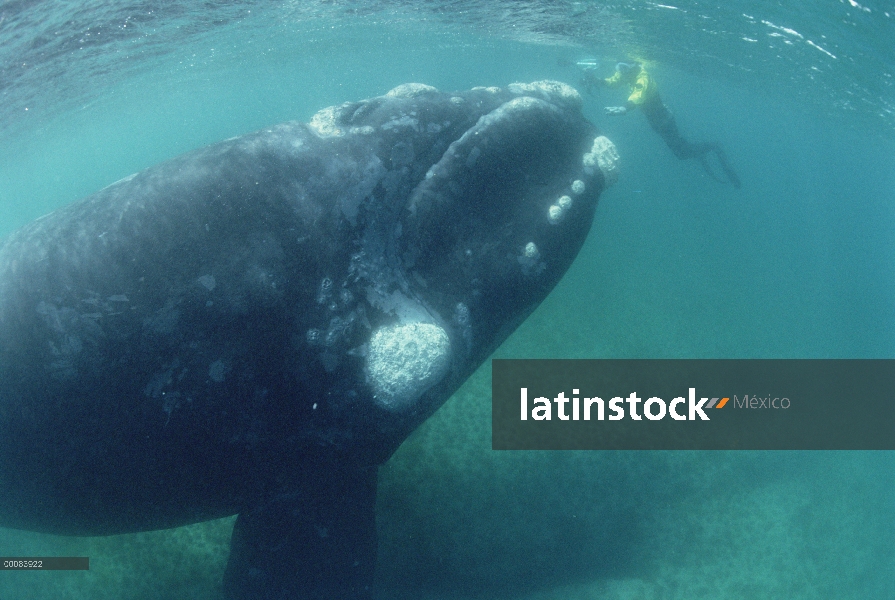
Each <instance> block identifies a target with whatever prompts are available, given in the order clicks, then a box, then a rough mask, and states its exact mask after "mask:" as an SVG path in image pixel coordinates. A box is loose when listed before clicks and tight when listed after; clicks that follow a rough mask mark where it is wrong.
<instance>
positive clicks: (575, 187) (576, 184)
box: [572, 179, 584, 196]
mask: <svg viewBox="0 0 895 600" xmlns="http://www.w3.org/2000/svg"><path fill="white" fill-rule="evenodd" d="M572 193H573V194H575V195H576V196H580V195H581V194H583V193H584V182H583V181H581V180H580V179H576V180H575V181H573V182H572Z"/></svg>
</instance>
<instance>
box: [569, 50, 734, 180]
mask: <svg viewBox="0 0 895 600" xmlns="http://www.w3.org/2000/svg"><path fill="white" fill-rule="evenodd" d="M622 67H623V68H622ZM582 84H583V85H584V86H585V88H587V89H588V90H590V89H592V88H593V87H594V86H595V85H606V86H609V87H616V86H618V85H621V84H628V85H630V86H631V95H630V96H629V97H628V102H627V105H626V108H625V109H624V110H613V109H607V112H609V111H610V110H612V112H611V113H610V114H624V113H625V112H627V110H628V109H631V108H635V107H637V106H639V107H640V109H641V110H642V111H643V114H644V115H646V120H647V122H649V124H650V127H652V128H653V131H655V132H656V133H658V134H659V135H660V136H661V137H662V139H663V140H665V143H666V144H668V147H669V148H670V149H671V151H672V152H673V153H674V155H675V156H676V157H678V158H679V159H681V160H684V159H688V158H698V159H699V161H700V162H701V163H702V166H703V168H704V169H705V170H706V172H707V173H708V174H709V175H710V176H711V177H712V178H713V179H715V180H717V181H721V182H722V183H723V182H724V180H723V179H721V178H720V177H718V176H717V175H716V174H715V173H714V171H713V170H712V168H711V167H710V166H709V162H708V159H707V155H708V154H709V153H710V152H714V153H715V156H717V157H718V163H719V164H720V165H721V169H722V170H723V171H724V175H725V176H726V177H727V180H728V181H730V183H732V184H733V186H734V187H736V188H739V187H740V185H741V184H740V178H739V177H738V176H737V174H736V173H735V172H734V170H733V168H731V166H730V164H729V163H728V162H727V155H726V154H724V150H723V149H722V148H721V146H720V145H719V144H717V143H714V142H699V143H693V142H689V141H687V140H686V139H685V138H684V136H682V135H681V132H680V130H678V128H677V122H676V121H675V120H674V115H672V114H671V111H670V110H668V108H667V107H666V106H665V104H664V103H663V102H662V99H661V98H660V97H659V93H658V92H657V91H656V86H655V84H654V83H653V81H652V78H651V77H650V76H649V74H648V73H647V72H646V70H645V69H644V68H643V67H642V66H640V65H638V64H636V63H634V64H626V63H619V64H618V66H617V67H616V72H615V74H614V75H613V76H612V77H609V78H607V79H600V78H598V77H597V76H596V74H595V73H593V72H592V71H587V72H585V77H584V79H583V80H582Z"/></svg>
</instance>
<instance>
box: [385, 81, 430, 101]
mask: <svg viewBox="0 0 895 600" xmlns="http://www.w3.org/2000/svg"><path fill="white" fill-rule="evenodd" d="M437 91H438V89H437V88H434V87H432V86H431V85H426V84H425V83H402V84H401V85H399V86H398V87H396V88H392V89H390V90H389V91H388V92H386V93H385V96H386V97H387V98H414V97H416V96H419V95H420V94H428V93H432V92H437Z"/></svg>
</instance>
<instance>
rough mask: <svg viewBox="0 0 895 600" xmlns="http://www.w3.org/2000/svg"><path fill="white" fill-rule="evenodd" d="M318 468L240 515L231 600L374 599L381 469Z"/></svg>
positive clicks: (227, 581) (227, 583)
mask: <svg viewBox="0 0 895 600" xmlns="http://www.w3.org/2000/svg"><path fill="white" fill-rule="evenodd" d="M317 466H318V467H321V468H319V469H317V468H315V469H314V470H313V472H312V473H305V474H304V476H303V477H302V479H303V481H300V482H293V485H291V486H290V487H291V488H292V490H291V491H278V492H277V493H274V494H271V495H270V497H268V498H267V499H266V500H265V501H263V502H262V503H259V504H257V505H256V506H253V507H252V508H251V509H249V510H247V511H246V512H242V513H240V514H239V517H237V519H236V524H235V525H234V527H233V536H232V538H231V541H230V559H229V561H228V563H227V570H226V572H225V574H224V589H225V592H226V597H227V598H228V599H245V598H252V599H255V598H257V599H259V600H261V599H264V600H280V599H283V600H285V599H287V598H309V599H310V598H314V599H317V598H319V599H324V598H344V599H346V600H366V599H369V598H371V585H372V581H373V569H374V567H375V565H376V519H375V513H374V508H375V504H376V472H377V468H376V467H370V466H358V467H346V466H344V465H337V464H332V463H330V462H329V461H327V462H326V463H324V464H323V465H317ZM323 467H325V468H323ZM296 483H297V484H298V485H295V484H296Z"/></svg>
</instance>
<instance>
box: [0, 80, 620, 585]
mask: <svg viewBox="0 0 895 600" xmlns="http://www.w3.org/2000/svg"><path fill="white" fill-rule="evenodd" d="M617 159H618V156H617V154H616V153H615V149H614V147H613V146H612V144H611V142H609V141H608V140H606V138H604V137H601V136H599V135H598V134H597V132H596V130H595V128H594V127H593V125H591V124H590V123H589V122H588V121H587V120H586V119H585V118H584V117H583V116H582V114H581V99H580V97H579V96H578V94H577V92H576V91H575V90H573V89H572V88H570V87H568V86H566V85H564V84H561V83H558V82H549V81H548V82H536V83H532V84H513V85H510V86H508V87H506V88H504V89H498V88H475V89H472V90H468V91H463V92H454V93H443V92H440V91H438V90H436V89H434V88H431V87H429V86H424V85H420V84H405V85H402V86H399V87H398V88H395V89H394V90H392V91H390V92H388V93H387V94H385V95H384V96H381V97H377V98H371V99H367V100H363V101H359V102H349V103H345V104H342V105H340V106H335V107H330V108H327V109H324V110H322V111H320V112H318V113H317V114H316V115H315V116H314V117H313V118H312V119H311V120H310V122H309V123H307V124H304V123H298V122H288V123H283V124H280V125H276V126H274V127H270V128H268V129H265V130H262V131H258V132H256V133H252V134H248V135H244V136H241V137H237V138H233V139H230V140H226V141H223V142H220V143H217V144H214V145H211V146H208V147H206V148H202V149H199V150H196V151H193V152H190V153H188V154H185V155H183V156H180V157H178V158H175V159H172V160H169V161H167V162H164V163H162V164H159V165H156V166H153V167H150V168H148V169H146V170H144V171H141V172H139V173H136V174H134V175H132V176H130V177H127V178H125V179H123V180H121V181H119V182H117V183H114V184H112V185H110V186H108V187H106V188H105V189H103V190H101V191H99V192H97V193H95V194H93V195H91V196H89V197H87V198H84V199H82V200H80V201H78V202H75V203H73V204H70V205H68V206H65V207H63V208H60V209H58V210H56V211H55V212H53V213H51V214H49V215H47V216H45V217H42V218H40V219H38V220H36V221H35V222H33V223H31V224H29V225H27V226H25V227H23V228H22V229H20V230H19V231H17V232H15V233H13V234H12V235H11V236H9V238H8V239H7V240H6V241H5V242H4V244H3V246H2V248H0V526H4V527H13V528H20V529H28V530H33V531H40V532H50V533H57V534H64V535H106V534H116V533H124V532H135V531H144V530H151V529H161V528H169V527H175V526H180V525H184V524H188V523H194V522H199V521H203V520H208V519H213V518H219V517H223V516H227V515H233V514H238V515H239V516H238V518H237V520H236V524H235V527H234V531H233V536H232V542H231V554H230V559H229V563H228V566H227V571H226V575H225V582H224V587H225V590H226V593H227V596H228V597H229V598H239V599H249V598H292V597H302V598H343V599H344V598H369V597H370V595H371V590H370V585H371V581H372V575H373V569H374V566H375V556H376V537H375V515H374V502H375V493H376V470H377V466H378V465H380V464H382V463H383V462H384V461H385V460H387V459H388V458H389V456H391V454H392V453H393V452H394V451H395V450H396V449H397V447H398V446H399V445H400V444H401V443H402V441H403V440H404V439H405V438H406V437H407V436H408V435H409V434H410V433H411V432H412V431H413V430H414V429H415V428H416V427H417V426H418V425H419V424H420V423H422V422H423V421H424V420H425V419H426V418H427V417H428V416H429V415H431V414H432V413H433V412H434V411H435V410H436V409H437V408H438V407H439V406H440V405H441V404H442V403H443V402H444V401H445V400H446V399H447V398H449V397H450V395H451V394H452V393H453V392H454V391H455V390H456V389H457V388H458V387H459V386H460V385H461V384H462V383H463V381H464V380H466V379H467V378H468V377H469V376H470V375H471V374H472V372H473V371H474V370H475V369H476V368H477V367H478V366H479V365H480V364H481V363H482V362H484V361H485V360H486V359H487V357H488V356H489V355H490V354H491V353H492V352H493V351H494V350H495V349H496V348H497V346H498V345H499V344H500V343H501V342H502V341H503V340H504V339H506V337H507V336H508V335H509V334H510V333H511V332H512V331H513V330H514V329H515V328H516V327H517V326H518V325H519V324H520V323H521V322H522V321H523V320H524V319H525V318H526V316H527V315H528V314H530V312H531V311H532V310H533V309H534V308H535V307H536V306H537V305H538V304H539V303H540V302H541V301H542V300H543V299H544V298H545V297H546V296H547V294H548V293H549V292H550V290H551V289H552V288H553V287H554V286H555V285H556V283H557V282H558V281H559V279H560V278H561V277H562V275H563V274H564V273H565V271H566V270H567V268H568V267H569V265H570V264H571V263H572V261H573V260H574V258H575V256H576V255H577V253H578V251H579V249H580V248H581V246H582V244H583V242H584V240H585V238H586V236H587V234H588V232H589V230H590V227H591V223H592V220H593V217H594V211H595V208H596V205H597V200H598V198H599V195H600V193H601V192H602V190H603V189H604V188H605V187H606V186H607V185H608V184H610V183H611V182H612V181H613V180H614V177H615V176H616V171H617Z"/></svg>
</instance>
